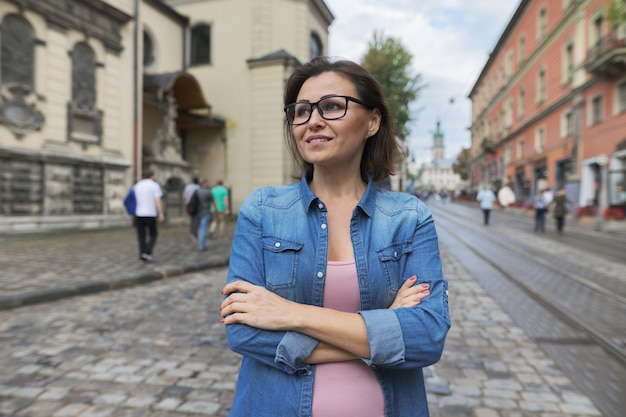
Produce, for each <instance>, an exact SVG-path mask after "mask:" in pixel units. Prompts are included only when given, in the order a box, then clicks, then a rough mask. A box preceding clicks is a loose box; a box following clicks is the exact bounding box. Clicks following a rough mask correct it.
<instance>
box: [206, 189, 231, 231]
mask: <svg viewBox="0 0 626 417" xmlns="http://www.w3.org/2000/svg"><path fill="white" fill-rule="evenodd" d="M211 193H213V199H214V200H215V204H216V206H217V211H216V212H215V213H214V214H215V216H213V221H212V222H211V227H210V228H209V238H212V237H213V236H214V235H215V236H217V237H218V238H222V237H224V228H225V224H226V216H228V215H229V214H230V204H229V202H228V188H226V187H224V181H222V180H217V183H216V185H215V186H214V187H213V188H211ZM216 231H217V234H216Z"/></svg>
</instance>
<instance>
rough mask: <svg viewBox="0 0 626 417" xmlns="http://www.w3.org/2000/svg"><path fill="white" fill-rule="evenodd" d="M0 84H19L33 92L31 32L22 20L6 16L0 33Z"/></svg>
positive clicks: (33, 41)
mask: <svg viewBox="0 0 626 417" xmlns="http://www.w3.org/2000/svg"><path fill="white" fill-rule="evenodd" d="M0 40H1V43H2V47H1V49H0V58H1V59H0V61H1V65H0V82H1V83H2V84H3V85H6V84H21V85H22V86H26V87H28V88H29V89H30V90H31V91H32V90H33V87H34V85H33V79H34V77H33V73H34V65H33V64H34V60H35V59H34V53H35V39H34V36H33V31H32V29H31V27H30V25H29V24H28V22H26V21H25V20H24V19H22V18H21V17H20V16H16V15H12V14H10V15H7V16H5V18H4V19H3V20H2V30H1V31H0Z"/></svg>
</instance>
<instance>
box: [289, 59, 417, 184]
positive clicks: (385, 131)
mask: <svg viewBox="0 0 626 417" xmlns="http://www.w3.org/2000/svg"><path fill="white" fill-rule="evenodd" d="M325 72H335V73H337V74H341V75H343V76H345V77H346V78H348V79H349V80H350V81H351V82H352V83H353V84H354V86H355V88H356V91H357V97H355V98H358V99H360V100H362V101H364V102H365V103H366V105H367V107H369V108H371V109H378V111H379V112H380V116H381V121H380V129H379V130H378V132H377V133H376V134H375V135H373V136H371V137H370V138H369V139H368V140H367V143H366V144H365V149H364V150H363V156H362V157H361V171H365V172H368V173H369V174H370V175H371V176H372V178H373V180H374V181H379V180H382V179H384V178H386V177H388V176H389V175H393V174H394V166H395V164H396V163H397V162H398V161H400V160H401V158H403V157H404V156H405V151H404V148H403V147H402V146H401V145H400V144H399V143H398V141H397V140H396V137H395V136H394V134H393V120H392V118H391V115H390V112H389V107H388V106H387V103H386V100H385V96H384V94H383V90H382V87H381V86H380V84H379V83H378V81H376V79H375V78H374V77H373V76H372V74H370V73H369V72H368V71H367V70H365V69H364V68H363V67H362V66H360V65H359V64H356V63H354V62H352V61H347V60H337V61H334V60H331V59H330V58H328V57H321V56H320V57H316V58H314V59H313V60H311V61H310V62H308V63H306V64H304V65H301V66H299V67H297V68H296V69H295V70H294V72H293V73H292V74H291V76H290V77H289V80H288V81H287V85H286V86H285V95H284V102H285V106H286V105H288V104H291V103H294V102H295V101H296V99H297V97H298V93H299V92H300V89H301V88H302V84H304V83H305V81H306V80H308V79H309V78H311V77H315V76H318V75H321V74H323V73H325ZM284 133H285V135H284V136H285V142H286V144H287V149H289V152H290V153H291V156H292V157H293V158H294V161H295V163H296V167H297V169H298V170H300V173H302V172H306V174H307V177H308V178H312V177H313V164H311V163H309V162H307V161H305V160H304V159H302V156H301V155H300V152H298V146H297V144H296V141H295V138H294V136H293V131H292V129H291V126H290V125H289V122H288V121H287V117H286V116H285V120H284Z"/></svg>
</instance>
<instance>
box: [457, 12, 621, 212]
mask: <svg viewBox="0 0 626 417" xmlns="http://www.w3.org/2000/svg"><path fill="white" fill-rule="evenodd" d="M622 1H623V0H622ZM612 2H613V1H612V0H522V1H521V2H520V5H519V6H518V8H517V10H516V12H515V14H514V15H513V17H512V19H511V21H510V22H509V23H508V25H507V27H506V28H505V30H504V32H503V34H502V36H501V37H500V39H499V41H498V43H497V45H496V47H495V48H494V51H493V52H492V54H491V55H490V57H489V59H488V61H487V63H486V64H485V66H484V68H483V70H482V72H481V74H480V75H479V77H478V79H477V81H476V83H475V84H474V86H473V88H472V90H471V92H470V94H469V98H470V99H471V100H472V126H471V135H472V144H471V149H470V178H469V182H470V184H471V186H472V188H473V189H474V190H476V189H478V188H479V187H480V186H481V185H488V186H491V187H492V188H494V189H498V188H499V187H501V186H502V185H504V184H507V183H508V184H510V185H511V186H512V188H513V189H514V191H515V195H516V199H517V202H519V203H525V202H528V201H529V200H530V199H531V198H532V196H533V195H534V194H535V193H536V192H538V191H539V190H540V189H542V188H545V187H550V188H552V189H554V190H555V189H557V188H559V187H560V186H564V187H565V188H566V191H567V195H568V198H569V199H570V200H572V201H574V202H575V203H576V204H577V205H578V206H595V207H596V208H597V209H598V210H600V209H605V208H607V207H610V206H616V207H625V206H626V42H625V38H626V21H624V20H619V19H618V20H615V19H611V15H610V14H609V13H607V10H608V8H609V7H610V6H611V3H612ZM618 5H619V6H621V7H626V6H624V5H623V4H622V5H620V4H618Z"/></svg>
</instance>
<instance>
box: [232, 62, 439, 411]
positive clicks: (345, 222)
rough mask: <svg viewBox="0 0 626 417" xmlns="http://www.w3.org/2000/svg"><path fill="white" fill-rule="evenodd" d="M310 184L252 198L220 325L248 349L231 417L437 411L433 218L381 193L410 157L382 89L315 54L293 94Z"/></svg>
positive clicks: (294, 145)
mask: <svg viewBox="0 0 626 417" xmlns="http://www.w3.org/2000/svg"><path fill="white" fill-rule="evenodd" d="M284 99H285V105H286V106H285V114H286V120H285V132H286V135H285V137H286V140H287V145H288V147H289V149H290V150H291V153H292V155H293V157H294V158H295V161H296V162H297V164H298V166H299V167H300V168H301V169H302V171H303V173H304V174H303V176H302V178H301V180H300V182H299V183H296V184H291V185H286V186H280V187H267V188H263V189H260V190H256V191H254V192H252V193H251V194H250V196H249V197H248V198H247V199H246V201H245V202H244V203H243V205H242V207H241V209H240V213H239V217H238V220H237V228H236V230H235V237H234V241H233V249H232V254H231V258H230V267H229V273H228V283H227V285H226V286H225V287H224V289H223V294H224V295H225V296H226V298H225V299H224V301H223V303H222V305H221V312H220V314H221V316H222V322H223V323H224V324H226V333H227V336H228V341H229V345H230V347H231V349H232V350H233V351H235V352H237V353H240V354H241V355H243V360H242V364H241V370H240V373H239V379H238V382H237V390H236V394H235V399H234V402H233V406H232V409H231V414H230V415H231V416H250V415H254V416H267V417H276V416H289V417H293V416H313V417H325V416H360V417H370V416H371V417H382V416H407V417H408V416H411V417H415V416H427V415H428V405H427V402H426V392H425V388H424V379H423V375H422V367H424V366H428V365H431V364H433V363H435V362H437V361H438V360H439V358H440V356H441V353H442V350H443V345H444V340H445V336H446V333H447V331H448V328H449V327H450V318H449V313H448V300H447V282H446V281H445V280H444V278H443V276H442V270H441V260H440V257H439V249H438V242H437V234H436V231H435V226H434V223H433V219H432V216H431V214H430V212H429V211H428V209H427V208H426V207H425V205H423V204H422V203H421V202H420V200H418V199H416V198H415V197H413V196H411V195H408V194H404V193H397V192H391V191H386V190H382V189H379V188H377V187H376V186H375V185H374V182H375V181H377V180H380V179H383V178H386V177H387V176H388V175H390V174H391V173H392V172H393V165H394V163H395V162H397V161H398V160H399V158H400V157H401V155H402V153H401V149H400V148H399V146H398V143H397V142H396V140H395V138H394V136H393V131H392V121H391V116H390V115H389V111H388V108H387V105H386V104H385V101H384V98H383V94H382V90H381V87H380V86H379V84H378V83H377V82H376V80H375V79H374V78H373V77H372V76H371V75H370V74H369V73H368V72H366V71H365V70H364V69H363V68H361V67H360V66H359V65H357V64H355V63H353V62H349V61H335V62H331V61H329V60H328V58H323V57H319V58H315V59H314V60H312V61H311V62H309V63H307V64H305V65H303V66H301V67H299V68H297V69H296V70H295V72H294V73H293V74H292V75H291V77H290V79H289V81H288V83H287V86H286V89H285V97H284Z"/></svg>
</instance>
